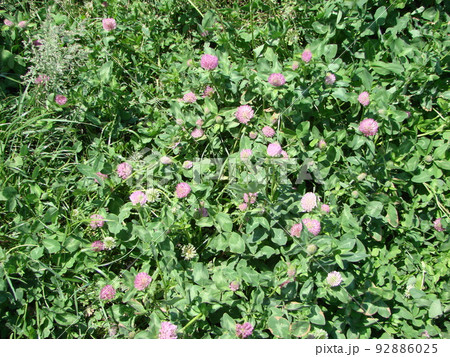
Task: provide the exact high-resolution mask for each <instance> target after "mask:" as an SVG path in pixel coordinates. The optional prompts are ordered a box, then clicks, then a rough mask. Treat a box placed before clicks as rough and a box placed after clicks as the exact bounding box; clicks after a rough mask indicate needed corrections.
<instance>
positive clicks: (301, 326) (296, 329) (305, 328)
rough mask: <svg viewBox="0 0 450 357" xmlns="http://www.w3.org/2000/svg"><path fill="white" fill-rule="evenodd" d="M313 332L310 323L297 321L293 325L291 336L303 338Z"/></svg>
mask: <svg viewBox="0 0 450 357" xmlns="http://www.w3.org/2000/svg"><path fill="white" fill-rule="evenodd" d="M310 330H311V325H310V323H309V322H308V321H295V322H294V323H293V324H292V325H291V334H292V335H293V336H295V337H298V338H302V337H304V336H306V335H307V334H308V332H309V331H310Z"/></svg>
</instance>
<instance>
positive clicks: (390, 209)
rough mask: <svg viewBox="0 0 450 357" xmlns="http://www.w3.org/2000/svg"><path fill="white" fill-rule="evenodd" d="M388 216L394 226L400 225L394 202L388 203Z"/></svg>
mask: <svg viewBox="0 0 450 357" xmlns="http://www.w3.org/2000/svg"><path fill="white" fill-rule="evenodd" d="M386 218H387V221H388V222H389V224H390V225H391V226H392V227H398V214H397V210H396V209H395V207H394V206H393V205H392V204H389V205H388V208H387V216H386Z"/></svg>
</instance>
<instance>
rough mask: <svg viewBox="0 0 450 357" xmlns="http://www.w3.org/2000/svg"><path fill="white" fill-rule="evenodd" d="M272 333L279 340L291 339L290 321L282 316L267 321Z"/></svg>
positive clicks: (272, 317)
mask: <svg viewBox="0 0 450 357" xmlns="http://www.w3.org/2000/svg"><path fill="white" fill-rule="evenodd" d="M267 325H268V328H269V330H270V332H272V334H273V335H274V336H275V337H278V338H289V335H290V324H289V321H288V320H286V319H285V318H283V317H281V316H271V317H269V320H268V321H267Z"/></svg>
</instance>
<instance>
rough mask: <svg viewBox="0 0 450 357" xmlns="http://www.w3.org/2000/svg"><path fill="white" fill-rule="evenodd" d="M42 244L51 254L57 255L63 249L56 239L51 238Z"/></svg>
mask: <svg viewBox="0 0 450 357" xmlns="http://www.w3.org/2000/svg"><path fill="white" fill-rule="evenodd" d="M42 244H43V245H44V247H45V248H46V249H47V250H48V252H49V253H56V252H58V251H59V249H60V248H61V246H60V244H59V242H58V241H57V240H55V239H50V238H47V239H44V240H43V241H42Z"/></svg>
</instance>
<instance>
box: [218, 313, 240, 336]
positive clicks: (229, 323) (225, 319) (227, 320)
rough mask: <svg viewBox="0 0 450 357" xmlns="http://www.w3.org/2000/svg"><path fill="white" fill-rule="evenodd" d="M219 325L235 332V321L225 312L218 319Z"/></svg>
mask: <svg viewBox="0 0 450 357" xmlns="http://www.w3.org/2000/svg"><path fill="white" fill-rule="evenodd" d="M220 326H221V327H222V328H223V329H224V330H227V331H229V332H233V333H235V332H236V322H235V321H234V320H233V319H232V318H231V316H230V315H228V314H227V313H226V312H225V313H224V314H223V315H222V317H221V319H220Z"/></svg>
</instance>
